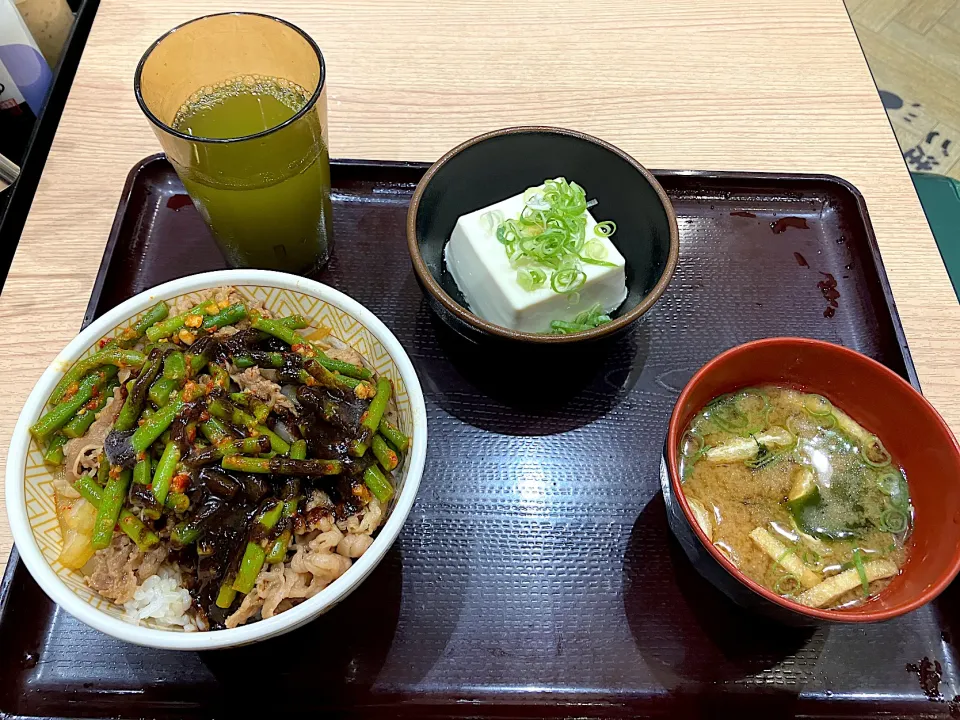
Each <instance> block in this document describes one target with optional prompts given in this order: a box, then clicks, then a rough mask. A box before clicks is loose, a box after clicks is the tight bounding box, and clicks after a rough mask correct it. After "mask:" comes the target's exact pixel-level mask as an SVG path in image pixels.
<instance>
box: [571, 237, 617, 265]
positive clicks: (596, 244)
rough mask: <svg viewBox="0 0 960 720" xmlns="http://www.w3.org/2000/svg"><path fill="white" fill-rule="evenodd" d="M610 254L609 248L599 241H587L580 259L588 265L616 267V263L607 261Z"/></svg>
mask: <svg viewBox="0 0 960 720" xmlns="http://www.w3.org/2000/svg"><path fill="white" fill-rule="evenodd" d="M609 254H610V251H609V250H608V249H607V246H606V245H604V244H603V243H602V242H600V241H599V240H587V242H586V243H584V245H583V252H581V253H580V259H581V260H582V261H583V262H585V263H587V264H588V265H600V266H602V267H616V263H612V262H607V260H606V259H605V258H606V257H607V255H609Z"/></svg>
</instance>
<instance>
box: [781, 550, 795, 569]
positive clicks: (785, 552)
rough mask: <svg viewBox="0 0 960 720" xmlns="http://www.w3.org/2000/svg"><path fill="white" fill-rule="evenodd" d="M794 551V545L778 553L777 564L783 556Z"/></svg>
mask: <svg viewBox="0 0 960 720" xmlns="http://www.w3.org/2000/svg"><path fill="white" fill-rule="evenodd" d="M796 551H797V549H796V548H795V547H791V548H787V549H786V550H784V551H783V552H782V553H780V557H778V558H777V565H779V564H780V563H782V562H783V560H784V558H785V557H787V555H791V554H793V553H795V552H796Z"/></svg>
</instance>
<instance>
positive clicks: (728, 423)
mask: <svg viewBox="0 0 960 720" xmlns="http://www.w3.org/2000/svg"><path fill="white" fill-rule="evenodd" d="M710 419H711V420H714V421H716V423H717V425H719V426H720V428H721V429H723V430H726V431H727V432H732V433H739V432H740V431H741V430H744V429H746V427H747V425H748V424H749V423H750V418H748V417H747V415H746V413H744V412H743V411H742V410H740V408H738V407H737V406H736V404H735V403H732V402H723V403H720V404H718V405H714V406H713V407H712V408H711V409H710Z"/></svg>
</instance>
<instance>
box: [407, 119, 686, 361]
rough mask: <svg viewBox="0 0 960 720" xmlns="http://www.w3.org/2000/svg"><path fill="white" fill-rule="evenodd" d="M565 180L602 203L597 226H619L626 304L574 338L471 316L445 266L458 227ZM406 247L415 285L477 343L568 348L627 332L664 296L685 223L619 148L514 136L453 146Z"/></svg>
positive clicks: (423, 196) (424, 194)
mask: <svg viewBox="0 0 960 720" xmlns="http://www.w3.org/2000/svg"><path fill="white" fill-rule="evenodd" d="M561 176H562V177H565V178H567V180H570V181H571V182H576V183H577V184H579V185H581V186H582V187H584V188H585V189H586V190H587V195H588V197H590V198H595V199H596V200H597V201H598V204H597V205H596V206H595V207H594V208H593V209H591V213H592V214H593V216H594V217H595V218H596V220H597V222H600V221H601V220H613V221H614V222H616V224H617V231H616V233H615V234H614V235H613V237H612V238H611V240H612V241H613V243H614V244H615V245H616V246H617V249H618V250H619V251H620V253H621V254H622V255H623V257H624V259H625V260H626V261H627V268H626V276H627V299H626V300H625V301H624V302H623V304H622V305H621V306H620V307H619V308H618V309H617V311H616V312H615V313H613V316H612V317H613V320H612V322H609V323H607V324H605V325H601V326H600V327H597V328H594V329H592V330H585V331H583V332H578V333H572V334H569V335H540V334H536V333H528V332H518V331H516V330H511V329H509V328H505V327H502V326H500V325H494V324H492V323H489V322H487V321H486V320H483V319H481V318H479V317H477V316H476V315H474V314H473V313H472V312H470V311H469V310H468V309H467V304H466V302H465V301H464V299H463V295H461V293H460V291H459V289H457V285H456V283H455V282H454V280H453V277H452V276H451V275H450V273H449V272H447V270H446V267H445V265H444V262H443V248H444V245H446V243H447V241H448V240H449V239H450V234H451V233H452V232H453V228H454V226H455V225H456V223H457V219H458V218H459V217H460V216H461V215H464V214H466V213H469V212H473V211H474V210H478V209H479V208H482V207H486V206H487V205H492V204H493V203H495V202H499V201H500V200H503V199H504V198H508V197H511V196H513V195H516V194H518V193H521V192H523V191H524V190H526V189H527V188H528V187H532V186H534V185H539V184H541V183H542V182H543V181H544V180H545V179H547V178H555V177H561ZM407 243H408V245H409V249H410V257H411V259H412V260H413V269H414V272H416V275H417V280H418V281H419V283H420V286H421V287H422V288H423V290H424V292H425V293H426V295H427V298H428V300H429V301H430V305H431V307H432V308H433V309H434V311H435V312H436V313H437V314H438V315H439V316H440V318H441V319H442V320H443V321H444V322H446V323H447V324H448V325H450V326H451V327H452V328H453V329H454V330H456V331H457V332H458V333H460V334H461V335H464V336H466V337H468V338H470V339H472V340H486V339H491V338H497V339H502V340H509V341H520V342H524V343H536V344H540V345H555V344H569V343H575V342H579V341H585V340H596V339H599V338H603V337H611V336H614V335H617V334H619V333H621V332H623V331H624V330H625V329H626V328H627V327H628V326H629V325H630V324H631V323H633V322H635V321H636V320H638V319H639V318H640V316H641V315H643V314H644V313H645V312H646V311H647V310H649V309H650V308H651V307H652V306H653V304H654V303H655V302H656V301H657V299H658V298H659V297H660V296H661V295H662V294H663V291H664V290H666V288H667V284H668V283H669V282H670V278H671V277H672V276H673V271H674V270H675V269H676V267H677V257H678V253H679V244H680V243H679V235H678V233H677V216H676V214H675V213H674V211H673V207H672V206H671V204H670V200H669V199H668V198H667V194H666V193H665V192H664V190H663V188H662V187H660V183H658V182H657V181H656V179H655V178H654V177H653V175H651V174H650V172H649V171H647V170H646V169H645V168H644V167H643V166H642V165H640V163H638V162H637V161H636V160H634V159H633V158H632V157H630V156H629V155H627V154H626V153H625V152H623V151H622V150H620V149H619V148H616V147H614V146H613V145H611V144H609V143H606V142H604V141H603V140H598V139H597V138H595V137H591V136H589V135H584V134H583V133H580V132H576V131H574V130H563V129H560V128H551V127H516V128H507V129H505V130H496V131H494V132H490V133H486V134H484V135H480V136H479V137H475V138H473V139H472V140H468V141H467V142H465V143H463V144H462V145H459V146H457V147H455V148H454V149H453V150H451V151H450V152H448V153H447V154H446V155H444V156H443V157H442V158H440V159H439V160H438V161H437V162H435V163H434V164H433V166H431V168H430V169H429V170H428V171H427V173H426V175H424V176H423V179H422V180H421V181H420V184H419V185H417V190H416V192H415V193H414V194H413V200H412V201H411V202H410V209H409V211H408V212H407Z"/></svg>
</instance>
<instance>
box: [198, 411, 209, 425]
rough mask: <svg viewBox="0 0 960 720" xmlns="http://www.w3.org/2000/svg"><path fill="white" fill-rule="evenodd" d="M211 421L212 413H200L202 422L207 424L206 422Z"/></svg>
mask: <svg viewBox="0 0 960 720" xmlns="http://www.w3.org/2000/svg"><path fill="white" fill-rule="evenodd" d="M209 419H210V413H209V412H207V411H206V410H204V411H203V412H202V413H200V422H206V421H207V420H209Z"/></svg>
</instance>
